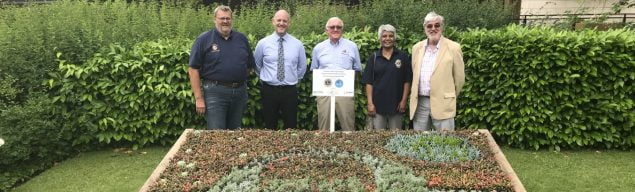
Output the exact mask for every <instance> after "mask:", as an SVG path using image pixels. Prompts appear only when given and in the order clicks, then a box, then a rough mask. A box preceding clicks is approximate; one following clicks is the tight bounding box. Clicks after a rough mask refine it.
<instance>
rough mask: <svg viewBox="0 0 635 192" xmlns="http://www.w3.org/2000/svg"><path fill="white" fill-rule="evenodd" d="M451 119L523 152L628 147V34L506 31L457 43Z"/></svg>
mask: <svg viewBox="0 0 635 192" xmlns="http://www.w3.org/2000/svg"><path fill="white" fill-rule="evenodd" d="M459 41H460V42H461V43H462V44H461V45H462V47H463V53H464V60H465V61H466V64H465V65H466V66H465V71H466V84H465V87H464V91H463V92H462V93H461V95H460V98H459V99H458V113H457V114H458V115H457V119H458V121H459V122H460V123H459V124H460V125H463V126H465V127H467V128H471V129H475V128H488V129H489V130H490V131H491V132H492V133H493V134H495V135H496V136H498V138H500V139H501V141H503V142H504V143H507V144H510V145H515V146H519V147H523V148H534V149H538V148H540V147H545V146H546V147H551V148H555V149H559V147H567V148H576V147H603V148H624V149H627V148H632V147H633V146H635V129H634V128H633V125H634V124H635V123H634V122H635V113H634V111H635V101H634V98H633V95H635V92H634V91H635V86H632V85H633V84H635V75H634V74H635V54H633V53H634V52H633V50H634V49H635V33H633V31H632V30H623V29H622V30H610V31H606V32H599V31H591V30H585V31H581V32H571V31H558V30H555V29H552V28H525V27H520V26H509V27H507V28H505V29H500V30H491V31H486V30H472V31H469V32H466V33H463V34H461V35H460V39H459Z"/></svg>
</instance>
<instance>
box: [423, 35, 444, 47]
mask: <svg viewBox="0 0 635 192" xmlns="http://www.w3.org/2000/svg"><path fill="white" fill-rule="evenodd" d="M441 41H443V36H441V39H439V43H437V47H436V48H437V49H440V48H441ZM425 45H426V47H425V48H426V49H427V48H428V39H426V42H425Z"/></svg>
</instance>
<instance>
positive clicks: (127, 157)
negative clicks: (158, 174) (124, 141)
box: [13, 147, 169, 192]
mask: <svg viewBox="0 0 635 192" xmlns="http://www.w3.org/2000/svg"><path fill="white" fill-rule="evenodd" d="M168 150H169V148H168V147H150V148H145V149H139V150H137V151H120V150H113V149H110V150H102V151H95V152H88V153H83V154H81V155H79V156H78V157H75V158H72V159H69V160H67V161H64V162H62V163H60V164H59V165H57V166H54V167H53V168H51V169H49V170H46V171H45V172H43V173H42V174H40V175H39V176H37V177H35V178H33V179H31V180H30V181H28V182H26V183H25V184H23V185H21V186H19V187H17V188H16V189H15V190H13V191H15V192H22V191H24V192H32V191H47V192H56V191H59V192H62V191H64V192H68V191H82V192H89V191H95V192H97V191H99V192H107V191H113V192H115V191H116V192H125V191H138V190H139V188H141V186H142V185H143V183H145V181H146V179H147V178H148V177H149V176H150V174H152V171H154V168H155V167H156V166H157V165H158V164H159V162H161V159H163V156H164V155H165V154H166V153H167V152H168Z"/></svg>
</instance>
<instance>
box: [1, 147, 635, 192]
mask: <svg viewBox="0 0 635 192" xmlns="http://www.w3.org/2000/svg"><path fill="white" fill-rule="evenodd" d="M167 150H168V147H152V148H146V149H140V150H137V151H134V152H132V153H129V154H128V153H125V152H116V151H114V150H112V149H109V150H102V151H95V152H88V153H83V154H81V155H79V156H78V157H75V158H72V159H70V160H67V161H64V162H62V163H60V164H59V165H57V166H55V167H53V168H51V169H49V170H47V171H45V172H44V173H42V174H40V175H39V176H37V177H35V178H33V179H32V180H30V181H28V182H26V183H25V184H23V185H21V186H19V187H17V188H15V189H14V190H13V191H15V192H22V191H50V192H56V191H60V192H62V191H64V192H67V191H118V192H119V191H137V190H139V188H140V187H141V186H142V185H143V183H144V182H145V180H146V179H147V177H148V176H149V175H150V174H151V173H152V171H153V170H154V168H155V167H156V165H158V164H159V162H160V161H161V158H163V156H164V155H165V153H166V152H167ZM143 152H146V153H145V154H144V153H143ZM503 152H504V153H505V155H506V156H507V159H508V160H509V162H510V163H511V164H512V167H513V168H514V170H515V171H516V174H518V176H519V178H520V180H521V181H522V183H523V185H525V188H526V189H527V191H632V190H633V189H635V172H634V171H633V167H635V161H634V159H635V151H612V150H608V151H607V150H601V151H596V150H577V151H561V152H551V151H544V150H543V151H533V150H522V149H513V148H508V147H505V148H503Z"/></svg>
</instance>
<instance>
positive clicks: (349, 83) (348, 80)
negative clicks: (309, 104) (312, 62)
mask: <svg viewBox="0 0 635 192" xmlns="http://www.w3.org/2000/svg"><path fill="white" fill-rule="evenodd" d="M312 95H313V96H329V97H330V101H331V102H330V110H329V117H330V132H331V133H333V132H334V131H335V97H336V96H337V97H353V96H354V95H355V71H353V70H330V69H315V70H313V92H312Z"/></svg>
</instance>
